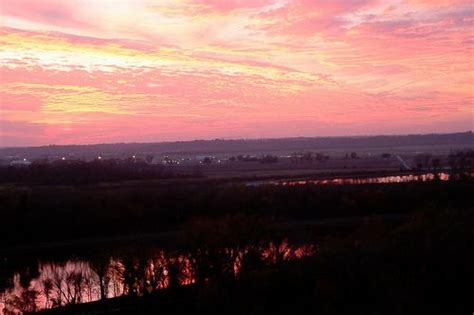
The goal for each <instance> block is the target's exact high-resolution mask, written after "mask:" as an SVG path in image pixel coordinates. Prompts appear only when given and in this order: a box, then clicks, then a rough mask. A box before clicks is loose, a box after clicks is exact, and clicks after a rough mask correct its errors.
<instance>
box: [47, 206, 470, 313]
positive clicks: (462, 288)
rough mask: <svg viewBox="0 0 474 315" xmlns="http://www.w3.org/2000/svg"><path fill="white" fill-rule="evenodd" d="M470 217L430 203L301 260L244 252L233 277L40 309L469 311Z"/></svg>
mask: <svg viewBox="0 0 474 315" xmlns="http://www.w3.org/2000/svg"><path fill="white" fill-rule="evenodd" d="M472 222H474V211H473V210H472V209H434V208H430V209H425V210H423V211H419V212H417V213H415V214H414V215H413V216H412V217H411V219H410V220H409V221H408V222H406V223H405V224H402V225H398V226H391V225H386V224H384V223H383V222H382V221H378V220H373V221H372V222H368V223H367V224H366V225H364V226H363V227H361V228H359V229H356V230H355V231H353V232H351V233H350V234H349V235H346V236H344V237H333V236H330V235H328V236H327V237H325V238H324V239H322V240H321V241H320V242H319V243H318V246H317V250H316V252H315V253H314V254H313V255H310V256H308V257H303V258H301V259H297V260H289V261H281V262H280V263H278V264H276V263H275V262H274V261H270V260H268V259H267V258H265V257H264V256H262V255H255V254H251V253H249V254H248V255H247V256H245V257H246V258H245V259H244V262H243V265H242V269H241V271H240V273H239V274H238V276H232V275H231V274H229V273H227V272H225V270H226V269H225V268H223V269H220V272H219V273H214V274H213V276H212V277H209V278H207V280H206V281H204V282H202V283H197V284H194V285H190V286H186V287H170V288H168V289H164V290H158V291H154V292H152V293H149V294H148V293H145V294H144V295H143V296H137V295H134V294H130V295H127V296H123V297H118V298H114V299H109V300H104V301H99V302H94V303H91V304H82V305H70V306H68V307H65V308H62V309H57V310H51V311H45V312H44V313H45V314H78V313H84V312H92V311H94V314H108V313H113V314H156V313H165V314H182V313H184V312H199V313H204V314H469V313H470V312H472V309H473V308H474V301H473V299H472V290H471V289H470V287H471V285H472V283H473V281H474V272H473V270H472V266H473V263H474V259H473V258H472V255H471V252H472V244H473V241H474V232H473V231H474V230H473V228H472ZM214 228H216V227H214ZM214 231H215V229H211V230H210V231H209V232H214ZM198 240H199V239H198ZM216 261H219V259H218V256H215V257H214V258H213V260H211V261H205V262H203V263H204V264H203V266H208V265H207V264H209V263H211V262H216ZM221 266H224V265H221Z"/></svg>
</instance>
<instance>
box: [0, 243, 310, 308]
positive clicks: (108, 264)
mask: <svg viewBox="0 0 474 315" xmlns="http://www.w3.org/2000/svg"><path fill="white" fill-rule="evenodd" d="M314 251H315V247H314V246H313V245H290V244H289V243H288V242H287V241H286V240H285V241H282V242H279V243H278V244H276V243H274V242H270V243H268V244H266V245H264V246H262V245H258V246H248V247H246V248H245V249H240V250H239V249H235V248H224V249H222V250H221V251H219V252H209V251H200V252H193V253H191V252H190V253H185V254H180V253H172V252H167V251H164V250H158V249H157V250H153V251H152V253H151V254H149V255H147V256H141V255H135V254H130V255H123V256H120V257H113V256H110V257H108V256H105V257H95V258H94V259H91V260H68V261H65V262H40V263H38V271H39V273H38V274H39V276H37V277H36V278H34V279H32V280H31V281H30V282H29V283H28V284H27V287H23V286H22V285H21V281H20V280H21V275H20V274H19V273H16V274H15V275H14V279H13V286H12V287H11V288H9V289H7V290H5V291H4V292H3V293H2V294H1V300H0V301H1V302H0V314H21V313H22V312H32V311H37V310H40V309H45V308H54V307H60V306H65V305H70V304H78V303H85V302H91V301H97V300H100V299H105V298H113V297H119V296H122V295H135V296H141V295H145V294H150V293H152V292H154V291H156V290H160V289H164V288H169V287H173V286H183V285H189V284H193V283H196V282H199V281H204V282H205V281H207V280H208V279H209V278H210V277H213V276H217V275H223V274H226V273H227V274H231V276H233V277H239V274H240V273H241V272H242V270H243V269H244V268H252V266H251V265H250V264H251V263H252V261H254V260H252V259H249V257H254V258H255V257H257V258H258V260H259V261H260V263H264V264H267V265H278V264H279V263H281V262H283V261H288V260H293V259H299V258H302V257H304V256H307V255H312V254H313V253H314ZM23 282H24V281H23Z"/></svg>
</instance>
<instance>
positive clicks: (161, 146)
mask: <svg viewBox="0 0 474 315" xmlns="http://www.w3.org/2000/svg"><path fill="white" fill-rule="evenodd" d="M418 145H419V146H422V145H453V146H454V145H456V146H459V145H465V146H469V147H471V146H472V147H474V134H473V133H472V131H468V132H459V133H449V134H417V135H381V136H346V137H296V138H279V139H238V140H220V139H216V140H193V141H176V142H157V143H112V144H90V145H50V146H41V147H14V148H0V156H26V157H38V156H44V155H59V154H70V155H76V156H94V155H97V154H110V155H129V154H135V153H149V154H160V153H167V152H168V153H171V152H172V153H196V154H199V153H213V152H252V151H276V150H323V149H343V148H354V149H357V148H363V147H365V148H366V147H374V148H375V147H399V146H418Z"/></svg>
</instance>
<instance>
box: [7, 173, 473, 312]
mask: <svg viewBox="0 0 474 315" xmlns="http://www.w3.org/2000/svg"><path fill="white" fill-rule="evenodd" d="M473 188H474V183H473V180H472V178H470V177H462V176H453V177H452V180H449V181H440V180H435V181H431V182H412V183H403V184H368V185H352V186H351V185H341V186H317V185H302V186H272V185H263V186H257V187H251V186H245V185H243V184H228V185H222V184H221V183H216V182H213V181H209V180H205V179H202V180H199V179H192V180H191V179H189V180H186V179H181V180H171V181H169V180H167V181H165V182H160V181H153V182H149V181H136V182H130V183H121V184H110V183H101V184H90V185H22V186H2V187H1V189H0V211H1V213H0V215H1V218H2V223H3V224H2V227H1V229H0V292H6V293H7V294H4V296H3V301H5V302H7V303H8V304H9V305H11V306H12V307H13V306H14V307H15V308H17V309H20V310H23V311H37V310H38V309H39V307H38V306H37V305H38V304H37V301H38V300H39V299H40V298H42V299H43V300H44V299H46V301H47V307H48V308H51V307H53V308H54V309H52V310H45V311H44V312H45V313H51V314H64V313H69V314H79V313H88V312H90V313H94V314H100V313H105V314H107V313H113V314H155V313H159V312H162V313H175V314H179V313H183V312H191V311H192V312H204V313H208V314H262V313H263V314H310V313H315V314H341V313H350V314H404V313H440V312H441V313H447V314H455V313H471V312H472V311H473V310H474V305H473V304H474V303H473V301H472V297H471V295H472V290H471V288H470V287H471V286H472V283H474V282H473V280H474V272H473V270H472V266H473V265H474V264H473V263H474V260H473V258H472V257H471V256H472V253H471V252H472V248H473V244H474V228H473V223H474V199H473V198H472V196H471V195H472V191H474V189H473ZM361 217H362V218H364V219H363V220H362V221H361V220H355V218H361ZM394 219H396V220H394ZM334 220H338V221H334ZM321 222H323V223H321ZM324 222H325V223H324ZM328 222H337V223H332V224H327V223H328ZM361 223H362V224H361ZM66 262H85V265H83V266H84V268H86V269H87V273H86V272H84V270H82V269H81V270H79V271H78V270H77V269H75V270H73V271H68V272H65V273H60V272H59V271H58V270H65V268H63V269H61V268H59V267H58V266H65V263H66ZM236 262H238V263H237V264H236ZM47 264H49V265H50V266H53V267H51V268H53V271H52V272H51V273H50V274H49V276H48V277H49V278H43V279H40V281H41V282H42V286H41V288H37V287H33V286H32V280H33V279H38V276H39V273H40V272H39V267H40V266H44V265H47ZM114 264H115V265H117V264H118V265H119V267H114V266H112V265H114ZM54 268H56V269H54ZM55 270H56V271H55ZM165 270H166V273H165V272H164V271H165ZM111 272H112V273H113V275H112V274H111ZM15 274H17V275H19V280H18V283H17V286H19V287H21V288H22V289H21V290H20V291H18V288H17V291H16V292H13V291H14V290H13V289H12V288H13V286H15V277H14V275H15ZM85 275H86V276H85ZM87 275H88V276H87ZM114 277H115V278H114ZM111 279H116V280H111ZM111 281H118V282H119V283H120V289H117V290H116V292H115V293H113V292H112V291H113V290H112V287H111V285H110V283H111ZM55 283H56V285H55ZM87 288H94V290H96V292H95V293H93V292H92V291H91V292H89V293H87V292H88V291H87ZM87 294H91V295H92V294H96V295H97V297H96V298H94V299H90V300H99V301H96V302H93V303H85V304H80V303H83V302H87V301H88V300H89V299H87Z"/></svg>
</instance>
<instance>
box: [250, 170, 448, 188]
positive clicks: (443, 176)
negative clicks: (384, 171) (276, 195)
mask: <svg viewBox="0 0 474 315" xmlns="http://www.w3.org/2000/svg"><path fill="white" fill-rule="evenodd" d="M449 178H450V175H449V174H448V173H436V174H433V173H427V174H420V175H413V174H409V175H394V176H380V177H360V178H355V177H352V178H342V177H341V178H330V179H304V180H283V181H274V180H271V181H259V182H250V183H248V184H247V185H249V186H260V185H281V186H298V185H308V184H310V185H360V184H391V183H408V182H428V181H433V180H435V179H438V180H442V181H447V180H449Z"/></svg>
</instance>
